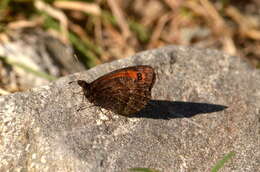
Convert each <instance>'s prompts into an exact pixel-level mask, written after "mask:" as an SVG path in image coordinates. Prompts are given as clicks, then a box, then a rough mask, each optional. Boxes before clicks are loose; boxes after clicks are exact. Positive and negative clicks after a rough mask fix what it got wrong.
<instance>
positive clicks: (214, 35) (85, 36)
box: [0, 0, 260, 68]
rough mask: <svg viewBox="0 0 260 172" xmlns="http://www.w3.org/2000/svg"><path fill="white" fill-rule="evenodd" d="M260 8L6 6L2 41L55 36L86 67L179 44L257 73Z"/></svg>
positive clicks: (56, 1)
mask: <svg viewBox="0 0 260 172" xmlns="http://www.w3.org/2000/svg"><path fill="white" fill-rule="evenodd" d="M259 7H260V3H259V2H258V1H257V0H251V1H231V0H219V1H209V0H185V1H184V0H131V1H128V0H107V1H106V0H92V1H91V0H89V1H60V0H48V1H47V0H45V1H43V0H34V1H33V0H13V1H10V0H2V1H1V2H0V38H4V37H5V33H6V32H7V31H8V30H10V29H19V28H24V27H41V28H44V29H45V30H46V31H48V32H51V31H55V32H56V33H58V34H57V35H58V36H59V38H60V40H62V41H63V42H71V43H72V44H73V45H74V47H75V52H76V53H77V52H80V53H78V54H77V55H80V56H81V55H82V56H85V58H87V59H88V63H87V64H86V66H87V67H91V66H93V65H96V64H99V63H104V62H107V61H112V60H114V59H119V58H123V57H126V56H129V55H132V54H134V53H136V52H139V51H141V50H147V49H153V48H157V47H161V46H165V45H169V44H175V45H191V46H197V47H201V48H216V49H219V50H222V51H224V52H226V53H228V54H231V55H236V56H240V57H242V58H245V59H248V61H249V63H250V64H252V66H253V67H256V68H258V67H259V66H260V11H259V10H258V9H259ZM216 60H217V59H216Z"/></svg>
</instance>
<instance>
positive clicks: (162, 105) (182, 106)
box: [132, 100, 227, 120]
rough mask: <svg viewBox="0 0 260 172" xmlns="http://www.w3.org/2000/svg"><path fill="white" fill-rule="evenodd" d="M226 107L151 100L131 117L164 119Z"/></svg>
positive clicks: (214, 110) (183, 116)
mask: <svg viewBox="0 0 260 172" xmlns="http://www.w3.org/2000/svg"><path fill="white" fill-rule="evenodd" d="M226 108H227V106H223V105H217V104H209V103H195V102H181V101H166V100H151V101H150V102H149V104H148V105H147V106H146V107H145V108H144V109H142V110H141V111H140V112H138V113H136V114H134V115H133V116H132V117H136V118H152V119H165V120H167V119H173V118H190V117H193V116H195V115H200V114H203V113H212V112H218V111H222V110H224V109H226Z"/></svg>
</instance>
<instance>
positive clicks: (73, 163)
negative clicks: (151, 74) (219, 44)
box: [0, 46, 260, 172]
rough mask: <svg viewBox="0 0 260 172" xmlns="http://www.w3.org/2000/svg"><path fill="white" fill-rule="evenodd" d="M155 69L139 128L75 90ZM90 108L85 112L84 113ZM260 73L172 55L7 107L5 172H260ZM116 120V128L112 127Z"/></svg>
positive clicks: (180, 52)
mask: <svg viewBox="0 0 260 172" xmlns="http://www.w3.org/2000/svg"><path fill="white" fill-rule="evenodd" d="M140 64H147V65H151V66H153V67H154V68H155V70H156V73H157V81H156V83H155V86H154V88H153V90H152V97H153V100H152V101H151V103H150V104H149V106H147V108H145V109H144V110H142V111H141V112H140V113H138V114H136V115H135V117H133V118H126V117H123V116H117V115H116V114H112V113H111V112H106V111H103V110H102V111H100V109H99V108H98V107H93V106H91V105H90V104H89V103H88V102H87V101H86V100H85V101H84V102H82V95H81V94H80V93H77V92H80V87H79V86H78V85H77V84H76V83H72V84H68V83H69V82H70V81H73V80H77V79H84V80H86V81H89V82H91V81H93V80H94V79H96V78H97V77H98V76H101V75H103V74H105V73H107V72H109V71H112V70H115V69H118V68H122V67H126V66H132V65H140ZM82 103H84V106H87V108H86V109H85V110H82V111H77V108H78V107H79V106H81V105H82ZM259 107H260V72H259V71H257V70H253V69H250V67H249V66H248V65H247V64H246V63H245V62H244V61H243V60H242V59H240V58H238V57H232V56H228V55H225V54H223V53H221V52H218V51H215V50H205V49H204V50H201V49H195V48H189V47H175V46H169V47H164V48H161V49H157V50H152V51H146V52H143V53H139V54H136V55H134V56H133V57H129V58H125V59H121V60H118V61H115V62H112V63H107V64H103V65H99V66H97V67H95V68H92V69H90V70H88V71H86V72H82V73H78V74H74V75H70V76H67V77H64V78H61V79H59V80H58V81H56V82H54V83H51V84H50V85H47V86H42V87H39V88H34V89H31V90H29V91H27V92H21V93H15V94H11V95H7V96H1V97H0V113H1V114H0V125H1V130H0V132H1V144H0V151H1V154H0V166H1V167H0V171H7V170H10V171H16V170H17V171H19V170H20V171H77V172H80V171H84V172H85V171H90V172H92V171H95V172H103V171H105V172H117V171H127V169H129V168H134V167H146V168H147V167H149V168H155V169H157V170H160V171H210V169H211V168H212V167H213V166H214V165H215V164H216V163H217V161H218V160H220V159H222V158H223V157H224V156H225V155H226V154H228V153H229V152H234V153H235V156H234V157H233V158H232V159H231V160H230V161H228V162H227V163H226V164H225V166H224V167H223V169H222V171H241V172H242V171H243V172H244V171H250V172H252V171H257V170H259V160H260V149H259V148H260V140H259V139H260V108H259ZM106 116H110V117H111V119H110V120H105V119H106V118H105V117H106Z"/></svg>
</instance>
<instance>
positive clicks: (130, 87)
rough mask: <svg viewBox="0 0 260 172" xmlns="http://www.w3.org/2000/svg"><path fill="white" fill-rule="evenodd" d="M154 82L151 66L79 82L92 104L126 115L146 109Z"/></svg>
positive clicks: (126, 69) (128, 69)
mask: <svg viewBox="0 0 260 172" xmlns="http://www.w3.org/2000/svg"><path fill="white" fill-rule="evenodd" d="M154 82H155V72H154V69H153V68H152V67H151V66H147V65H140V66H132V67H127V68H122V69H119V70H115V71H113V72H110V73H108V74H106V75H104V76H101V77H100V78H98V79H96V80H94V81H93V82H91V83H87V82H86V81H84V80H78V81H77V83H78V85H79V86H80V87H82V89H83V93H84V96H85V97H86V98H87V99H88V100H89V102H91V103H93V104H94V105H95V106H99V107H101V108H105V109H107V110H111V111H113V112H115V113H117V114H120V115H123V116H130V115H132V114H135V113H136V112H138V111H140V110H141V109H143V108H144V107H145V106H146V104H147V103H148V102H149V101H150V99H151V89H152V87H153V85H154Z"/></svg>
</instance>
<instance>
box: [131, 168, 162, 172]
mask: <svg viewBox="0 0 260 172" xmlns="http://www.w3.org/2000/svg"><path fill="white" fill-rule="evenodd" d="M129 171H134V172H159V171H158V170H155V169H151V168H130V169H129Z"/></svg>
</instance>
